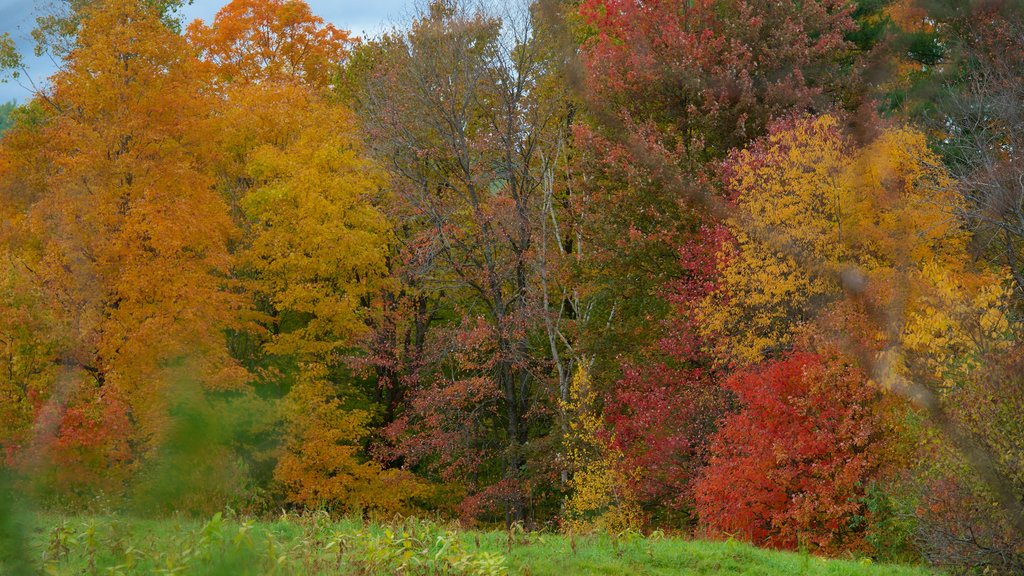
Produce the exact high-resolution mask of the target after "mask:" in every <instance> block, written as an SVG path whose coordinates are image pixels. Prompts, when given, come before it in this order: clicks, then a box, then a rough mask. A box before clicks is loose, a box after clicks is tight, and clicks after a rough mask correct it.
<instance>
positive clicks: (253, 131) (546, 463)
mask: <svg viewBox="0 0 1024 576" xmlns="http://www.w3.org/2000/svg"><path fill="white" fill-rule="evenodd" d="M905 4H906V3H904V2H894V3H888V4H887V3H884V2H883V3H869V2H865V3H857V5H856V6H855V5H854V4H851V3H850V2H846V1H841V0H816V1H813V2H803V3H786V2H775V1H768V0H763V1H762V0H731V1H725V0H722V1H715V2H713V1H701V2H680V1H675V0H659V1H654V2H631V1H618V0H616V1H610V0H609V1H603V2H598V1H587V2H582V3H581V4H580V5H579V6H576V5H570V4H562V3H557V2H542V3H540V4H538V5H537V6H535V7H534V10H532V11H524V12H515V11H509V12H507V13H503V14H501V15H500V17H498V15H494V14H488V13H483V12H480V11H476V10H473V9H470V8H468V7H467V6H465V5H463V4H461V3H459V2H454V1H440V2H434V3H431V4H430V5H429V6H428V7H426V8H425V9H424V10H423V11H422V12H421V13H419V14H418V15H417V17H416V18H415V19H414V20H413V21H412V22H411V23H410V25H409V27H408V29H406V30H395V31H392V32H391V33H389V34H386V35H383V36H382V37H380V38H377V39H374V40H372V41H367V42H357V41H355V40H354V39H352V38H350V37H349V35H348V34H347V33H346V32H344V31H342V30H339V29H337V28H335V27H333V26H331V25H329V24H327V23H325V22H323V21H322V20H321V19H319V18H318V17H316V16H315V15H313V14H312V13H311V12H310V10H309V7H308V6H306V5H305V4H303V3H302V2H296V1H284V0H272V1H257V0H235V1H233V2H231V3H230V4H228V5H227V6H226V7H225V8H224V9H223V10H222V11H221V12H220V13H219V14H218V15H217V17H216V18H215V19H214V21H213V22H211V23H209V24H204V23H201V22H197V23H194V24H192V25H191V26H188V27H187V30H186V31H185V32H184V33H179V32H177V31H175V27H174V21H173V18H172V17H171V15H170V13H169V12H167V11H166V9H167V8H168V7H167V6H166V3H155V4H154V3H150V2H135V1H132V0H96V1H94V2H84V3H81V4H78V3H76V4H74V6H73V8H74V9H73V10H71V12H69V16H68V18H67V19H66V20H60V21H57V20H50V21H47V22H48V23H49V25H50V30H52V31H57V32H56V33H61V34H64V36H63V40H64V42H66V43H67V44H68V45H70V46H71V49H70V51H68V52H67V53H66V58H65V61H64V67H63V69H62V71H61V72H60V73H59V74H58V75H57V76H55V77H54V79H53V87H52V90H50V91H48V92H46V93H44V94H40V95H39V97H38V98H37V99H36V100H34V101H33V102H31V103H29V104H27V105H25V106H23V107H21V108H19V109H18V110H17V111H16V113H15V114H14V116H13V118H14V126H13V127H12V128H11V129H10V130H9V131H8V132H6V133H5V134H4V136H3V140H2V146H0V167H2V172H0V190H2V201H0V210H2V211H3V216H4V217H5V221H4V225H3V228H2V229H0V231H2V240H3V243H2V250H3V261H2V268H0V298H2V300H0V327H2V331H0V333H2V335H3V340H2V342H0V345H2V346H3V354H2V355H0V367H2V369H3V371H4V373H5V375H6V376H5V379H4V380H3V381H2V382H0V394H2V396H0V411H2V414H3V418H0V426H2V428H0V443H2V445H3V447H4V449H5V455H6V466H8V467H9V468H11V469H15V470H18V471H19V472H23V473H24V474H25V477H26V478H30V479H31V480H32V481H33V482H31V483H30V485H32V486H33V487H35V488H37V489H39V491H40V492H42V493H44V494H46V495H48V496H49V497H51V498H53V500H52V501H59V502H64V503H73V504H76V505H82V504H83V503H84V502H86V501H89V499H90V498H93V497H95V496H96V495H103V496H104V497H110V498H114V499H115V501H117V500H116V499H117V498H118V497H120V496H125V495H127V496H130V497H131V498H130V499H129V500H131V501H133V502H142V503H145V504H144V505H143V506H142V507H143V508H145V509H147V510H158V509H166V510H189V511H204V512H205V511H210V510H213V509H217V508H220V507H222V506H224V505H226V504H227V505H232V506H240V507H244V508H245V509H248V510H252V511H256V512H259V511H261V510H264V509H267V508H271V507H277V506H294V507H306V508H314V507H324V508H327V509H329V510H331V511H332V512H337V513H354V512H367V513H376V514H394V513H396V512H401V513H404V512H410V511H428V512H432V513H433V512H437V513H442V514H446V515H450V516H458V517H460V518H462V519H463V520H466V521H470V522H472V521H476V522H493V523H512V522H521V523H523V524H524V525H526V526H530V527H532V526H539V525H542V524H543V523H546V522H550V523H552V524H557V525H558V526H560V527H562V528H564V529H568V530H573V531H583V530H596V529H600V530H622V529H625V528H650V529H653V528H668V529H677V530H683V529H693V528H698V529H700V530H702V531H703V533H705V534H712V535H725V534H728V535H739V536H741V537H744V538H748V539H751V540H753V541H756V542H758V543H761V544H766V545H771V546H778V547H787V548H794V547H797V546H807V547H810V548H813V549H815V550H819V551H821V552H824V553H830V554H839V553H847V552H857V553H865V554H872V555H875V556H883V555H889V556H890V557H895V556H900V557H902V558H906V557H914V555H915V554H919V553H923V552H925V550H924V548H921V549H918V548H915V546H914V544H913V543H912V541H914V538H915V537H916V535H918V534H921V533H923V532H922V531H925V532H926V531H928V530H932V532H928V535H929V536H930V537H931V536H934V535H935V534H937V533H938V532H936V531H937V530H940V529H941V530H947V527H948V525H949V522H947V520H948V518H949V515H948V514H947V513H946V512H947V510H949V509H953V508H952V507H951V508H948V509H943V508H942V506H936V505H933V504H929V505H928V506H927V507H920V510H925V508H927V511H928V512H927V513H926V512H920V513H916V515H913V521H912V522H911V521H907V522H904V517H903V516H900V517H899V518H897V516H896V514H897V513H896V512H894V510H896V509H899V510H901V512H900V514H903V513H904V512H902V511H905V510H908V509H913V510H917V509H918V504H919V503H922V502H926V501H927V502H931V500H929V499H930V498H933V496H934V495H935V494H936V493H938V489H937V488H935V487H937V486H947V487H950V486H952V487H953V488H949V490H950V493H953V492H956V493H964V492H965V491H966V492H968V493H970V494H971V498H974V499H975V501H976V502H981V503H987V505H990V506H991V507H992V508H995V506H994V504H993V503H998V504H1002V505H1003V508H1005V509H1007V510H1010V511H1011V515H1010V516H1007V517H1006V518H1003V517H999V519H997V520H995V521H992V523H990V524H989V525H988V526H989V527H990V528H991V531H992V533H998V534H1000V535H1005V534H1007V533H1008V531H1007V526H1010V525H1011V524H1012V521H1013V520H1012V508H1013V506H1012V504H1013V502H1014V501H1015V500H1014V499H1015V498H1016V499H1017V500H1019V497H1018V496H1019V494H1020V490H1019V482H1020V480H1019V474H1016V475H1015V474H1014V473H1013V470H1012V469H1013V467H1014V466H1015V462H1016V460H1015V458H1016V457H1017V456H1016V454H1017V452H1019V450H1018V451H1014V449H1013V448H1012V447H1013V446H1015V445H1016V444H1017V443H1018V442H1017V441H1018V440H1019V439H1020V438H1021V436H1020V427H1019V426H1017V425H1015V424H1014V423H1013V422H1012V419H1011V418H1008V417H1007V414H1009V413H1010V412H1012V410H1011V411H1009V412H1008V411H1007V409H1005V406H1004V405H1003V404H1001V403H1000V402H1002V401H1003V399H1009V400H1008V404H1007V405H1009V406H1016V405H1018V404H1019V400H1020V398H1021V396H1020V394H1019V390H1016V382H1017V381H1016V380H1014V379H1013V378H1011V377H1010V376H1008V374H1010V373H1012V372H1013V370H1012V367H1013V366H1016V364H1012V362H1010V363H1007V364H1006V365H1005V366H1004V365H1003V363H1002V360H998V361H997V359H1003V358H1008V359H1010V360H1012V361H1013V362H1016V360H1014V359H1017V360H1019V355H1020V353H1019V349H1020V346H1019V341H1020V325H1019V300H1018V299H1015V298H1016V297H1018V296H1019V294H1016V295H1015V292H1014V289H1013V284H1012V282H1011V280H1012V277H1013V272H1015V270H1013V269H1008V268H1007V267H1006V266H1003V265H1002V264H1000V263H999V262H998V261H997V263H995V264H993V261H992V260H991V259H985V258H979V257H978V255H979V252H978V247H977V237H976V236H975V235H974V233H973V231H972V230H971V229H969V228H968V227H967V226H966V224H965V222H967V220H966V219H965V218H964V215H965V214H971V213H972V206H974V204H972V203H973V202H975V201H976V200H975V198H974V197H972V196H971V194H969V193H967V192H965V190H967V189H968V188H969V186H967V184H965V180H964V179H963V178H960V177H955V176H954V172H953V171H952V170H951V168H953V167H958V166H959V167H960V168H962V167H963V165H964V164H963V163H962V162H961V163H960V164H958V163H957V158H950V157H949V153H948V151H947V153H946V154H945V155H941V154H940V153H939V152H940V151H941V150H938V151H937V148H941V146H939V144H943V143H945V142H946V141H948V139H949V138H952V137H953V135H952V134H953V132H955V130H953V128H950V130H951V132H950V134H946V135H945V136H943V137H940V136H939V135H941V134H942V133H941V131H937V129H935V128H934V126H933V127H932V128H933V129H932V131H931V132H928V131H925V130H924V129H923V128H922V127H921V126H918V124H923V122H918V119H917V117H915V116H914V115H913V114H912V113H911V112H910V111H907V110H905V109H898V107H897V108H896V109H894V108H886V107H885V106H882V105H881V104H880V103H879V102H880V101H882V100H884V99H885V98H888V97H889V96H891V94H889V93H888V92H886V90H890V89H892V90H896V89H903V88H904V87H906V86H907V85H908V84H909V83H911V82H912V81H919V80H921V78H922V77H924V76H927V74H926V73H928V72H929V70H927V69H926V70H924V71H920V70H917V69H914V68H913V67H908V66H909V65H908V64H907V59H908V58H912V57H913V55H912V54H911V55H910V56H907V55H905V54H902V53H901V54H898V55H895V56H887V53H886V51H885V50H884V49H883V48H885V46H886V44H885V43H886V42H890V41H891V42H896V39H898V38H900V37H901V35H902V34H905V33H907V32H908V30H909V31H910V32H911V33H913V34H915V35H917V36H915V37H920V35H921V34H926V33H925V32H921V30H922V29H923V30H926V31H929V32H927V34H930V33H932V32H934V31H935V30H938V29H939V27H937V25H935V22H936V21H934V20H927V19H922V18H924V16H920V15H919V14H918V13H917V12H914V11H913V10H909V9H908V8H907V6H906V5H905ZM914 14H918V16H920V17H918V16H914ZM950 22H952V20H951V21H950ZM57 24H59V25H57ZM950 26H952V24H950ZM950 29H951V28H950ZM943 30H948V29H943ZM61 31H63V32H61ZM954 39H955V38H954V37H953V35H952V33H950V36H949V38H947V42H948V43H950V44H952V43H953V42H954ZM890 58H891V61H890V60H887V59H890ZM878 60H882V61H885V62H888V63H889V64H892V67H891V68H892V71H891V72H892V74H893V75H894V77H893V78H892V79H891V80H892V81H891V82H887V83H884V85H879V84H876V83H873V81H872V80H871V79H870V78H871V76H870V74H871V73H874V71H875V69H874V66H876V65H877V64H878ZM958 78H959V77H958ZM956 81H958V80H956V79H954V80H950V79H948V78H938V79H936V80H935V82H937V83H938V84H941V85H942V86H943V87H944V88H943V89H948V90H955V89H957V85H956V84H955V82H956ZM903 96H904V97H906V95H905V94H904V95H903ZM950 118H952V116H950ZM947 124H949V125H950V126H954V128H955V127H958V126H959V125H957V121H955V120H948V122H947ZM942 138H946V140H943V139H942ZM1009 149H1012V147H1004V148H1003V151H1004V152H1003V153H1005V150H1009ZM988 152H990V153H991V154H993V155H994V156H998V155H997V154H996V153H995V152H992V151H988ZM1010 164H1012V163H1010ZM1003 169H1006V170H1009V168H1006V167H1005V166H1004V167H1003ZM1000 222H1003V221H1002V220H1000ZM1016 247H1017V244H1015V243H1013V242H1011V243H1010V244H1009V245H1008V248H1007V250H1009V251H1012V249H1015V248H1016ZM1007 253H1009V252H1007ZM997 260H998V259H997ZM1010 268H1012V266H1011V267H1010ZM1017 272H1018V273H1019V271H1017ZM1015 350H1016V352H1015ZM986 374H989V375H992V376H991V377H989V376H985V375H986ZM991 380H998V382H999V384H998V385H992V384H991V383H990V381H991ZM1015 402H1016V404H1015ZM990 407H992V408H991V409H990ZM196 438H200V439H202V440H203V441H196V440H195V439H196ZM920 447H923V448H920ZM922 452H924V454H922ZM936 454H937V455H939V456H936V457H934V458H932V457H931V456H932V455H936ZM30 464H31V465H30ZM168 478H171V479H172V481H170V482H169V481H167V479H168ZM890 493H891V494H895V495H899V496H898V497H897V496H893V497H891V498H890V497H889V496H888V495H889V494H890ZM946 501H947V503H948V502H949V499H947V500H946ZM944 514H945V515H944ZM1007 519H1008V520H1007ZM1004 520H1006V521H1004ZM985 521H988V519H985V518H981V519H979V518H974V519H972V520H971V522H981V523H983V522H985ZM993 526H994V527H993ZM886 530H890V531H893V532H892V533H891V534H890V533H888V532H886V534H889V535H888V536H886V538H888V539H889V540H890V541H891V542H892V543H893V544H892V545H891V546H889V547H883V546H882V545H881V544H880V542H881V540H880V538H881V537H880V536H879V534H882V533H883V532H885V531H886ZM900 530H902V532H899V533H898V534H897V533H896V532H898V531H900ZM936 539H939V537H938V536H935V537H934V538H932V539H931V540H929V542H933V541H937V540H936ZM952 541H955V538H953V539H952ZM896 542H898V544H896ZM929 546H932V544H929ZM933 548H934V546H932V547H931V548H929V550H932V549H933Z"/></svg>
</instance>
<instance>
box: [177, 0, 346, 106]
mask: <svg viewBox="0 0 1024 576" xmlns="http://www.w3.org/2000/svg"><path fill="white" fill-rule="evenodd" d="M188 38H189V41H190V42H191V43H192V44H194V45H195V46H198V47H199V48H200V49H201V50H202V54H201V57H202V58H203V59H204V60H207V61H209V62H212V63H214V64H215V65H216V67H217V72H218V74H219V75H220V77H221V79H222V80H223V81H225V82H234V83H246V82H257V81H261V82H280V81H284V82H290V83H300V84H306V85H309V86H317V87H321V86H326V85H327V84H328V83H329V82H330V81H331V79H332V76H333V75H334V74H335V73H336V70H337V68H338V66H339V65H340V64H341V63H342V61H344V59H345V57H346V56H347V54H348V51H349V48H350V46H351V43H352V39H351V38H350V37H349V34H348V32H347V31H345V30H340V29H338V28H335V27H334V26H332V25H331V24H328V23H325V22H324V20H323V18H320V17H319V16H316V15H315V14H313V12H312V11H311V10H310V8H309V4H307V3H305V2H303V1H302V0H270V1H266V0H233V1H232V2H230V3H229V4H227V5H226V6H224V8H221V10H220V11H219V12H217V15H216V16H215V17H214V21H213V23H212V24H211V25H210V26H206V25H205V24H203V22H202V21H201V20H196V21H195V22H193V23H192V24H190V25H189V27H188Z"/></svg>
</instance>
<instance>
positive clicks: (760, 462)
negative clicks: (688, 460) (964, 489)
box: [695, 352, 894, 553]
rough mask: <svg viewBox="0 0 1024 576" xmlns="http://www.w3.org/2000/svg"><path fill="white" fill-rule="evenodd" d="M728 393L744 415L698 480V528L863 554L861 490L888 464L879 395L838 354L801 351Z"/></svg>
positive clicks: (741, 376) (727, 424)
mask: <svg viewBox="0 0 1024 576" xmlns="http://www.w3.org/2000/svg"><path fill="white" fill-rule="evenodd" d="M724 386H725V387H726V388H728V389H729V390H731V391H732V392H733V393H735V394H736V396H737V398H738V401H739V402H740V403H741V406H742V408H741V409H740V411H739V412H738V413H736V414H733V415H730V416H728V417H726V419H725V421H724V422H723V423H722V425H721V429H720V430H719V431H718V432H717V433H716V434H715V436H714V439H713V440H712V443H711V448H710V449H711V453H712V456H711V459H710V461H709V463H708V465H707V467H706V468H704V469H703V470H702V471H701V474H700V478H699V479H698V480H697V482H696V489H695V493H696V502H697V512H698V514H699V515H700V519H701V521H702V522H703V523H704V524H706V525H707V526H709V527H710V528H711V529H712V530H713V531H717V532H721V533H724V534H740V535H743V536H744V537H746V538H749V539H750V540H752V541H753V542H755V543H758V544H765V545H769V546H773V547H780V548H795V547H796V546H798V545H803V546H808V547H812V548H814V549H816V550H821V551H824V552H832V553H835V552H838V551H842V550H856V549H862V548H863V546H864V543H863V540H862V539H863V531H864V529H865V527H866V524H865V523H864V522H859V523H858V522H857V519H858V518H863V517H864V516H866V515H867V514H868V512H867V509H866V507H865V504H864V493H865V492H864V491H865V489H866V487H867V486H868V485H869V484H870V483H871V482H872V481H873V480H877V479H879V478H881V477H882V474H883V473H884V472H885V471H886V470H885V468H886V466H887V465H888V466H892V464H894V462H892V461H891V458H890V454H889V452H890V451H891V448H889V447H887V443H892V438H893V434H892V430H891V427H890V425H888V424H886V421H887V418H886V415H885V407H884V404H883V399H884V396H883V394H882V392H881V391H880V390H879V389H877V388H872V387H871V386H867V385H865V377H864V374H863V373H861V372H859V371H858V370H857V369H856V368H854V367H852V366H851V365H850V364H849V363H847V362H845V361H844V360H843V359H842V358H841V357H839V356H832V355H830V356H826V357H823V356H819V355H816V354H808V353H802V352H797V353H793V354H790V355H786V356H784V357H782V358H780V359H778V360H770V361H768V362H766V363H764V364H762V365H759V366H756V367H753V368H751V369H750V370H748V371H741V372H738V373H736V374H734V375H732V376H731V377H730V378H729V379H727V380H726V382H725V384H724Z"/></svg>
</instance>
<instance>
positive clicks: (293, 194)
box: [240, 92, 391, 354]
mask: <svg viewBox="0 0 1024 576" xmlns="http://www.w3.org/2000/svg"><path fill="white" fill-rule="evenodd" d="M273 95H274V94H273V93H271V94H270V96H273ZM288 96H289V97H291V98H294V102H293V103H294V104H301V105H302V107H301V109H299V110H296V109H293V112H292V114H291V115H290V116H288V117H287V118H281V119H280V120H279V122H285V121H286V122H287V123H288V125H287V126H280V127H279V129H278V130H276V131H275V132H276V133H275V135H274V137H273V138H272V139H269V141H267V142H263V143H260V144H257V145H255V147H254V148H253V150H252V151H251V152H250V153H249V154H248V156H247V158H248V160H247V162H246V164H245V167H246V171H247V173H248V177H249V178H250V179H251V180H252V181H253V182H256V183H258V184H256V185H254V186H252V187H251V188H249V189H248V190H245V191H244V192H243V195H242V197H241V199H240V205H241V207H242V209H243V211H244V214H245V216H246V218H247V220H248V224H249V227H250V235H249V243H248V247H247V249H246V250H245V251H244V252H243V253H242V254H241V263H242V265H243V266H245V267H247V268H249V269H251V270H253V271H254V272H255V274H256V278H255V279H254V280H253V281H252V283H251V286H252V288H253V290H255V291H256V292H257V293H260V294H264V295H265V296H266V297H267V298H268V299H269V300H270V301H271V302H272V303H273V305H274V307H275V308H276V309H277V310H278V311H280V312H283V313H288V314H294V315H299V316H302V317H305V318H307V321H306V322H305V323H304V324H303V325H302V326H301V327H300V328H298V329H296V330H294V331H291V332H290V333H285V334H281V335H279V337H278V338H277V341H276V342H274V343H273V344H272V345H271V351H273V352H275V353H279V354H287V353H313V354H324V353H327V352H329V351H330V350H331V349H333V348H336V347H341V346H349V345H351V344H352V342H353V340H354V338H355V337H357V336H358V335H359V334H361V332H362V331H363V330H364V328H365V324H364V321H365V312H366V299H368V298H370V297H372V296H373V295H374V294H375V293H376V291H377V290H378V289H379V288H380V287H381V285H382V282H384V277H385V276H386V275H387V268H386V264H387V262H386V258H387V255H388V250H389V242H390V238H391V234H390V227H389V223H388V222H387V219H386V218H385V216H384V215H383V213H382V212H381V211H379V210H378V209H377V208H376V206H375V205H374V204H373V200H374V198H375V196H376V195H377V194H378V192H379V191H380V189H382V188H383V186H384V179H383V176H382V173H381V172H380V171H379V170H378V169H377V168H376V167H375V166H373V165H372V164H371V163H370V162H369V161H368V160H367V158H366V157H365V156H364V155H363V153H362V149H361V147H360V146H359V143H358V140H357V135H356V127H355V123H354V119H353V117H352V115H351V113H350V112H348V111H347V110H345V109H344V108H341V107H339V106H333V105H328V104H327V103H325V102H323V101H321V100H320V99H319V98H317V97H315V96H313V95H312V94H309V93H302V92H297V93H290V94H288ZM257 129H260V128H257ZM257 138H260V136H257Z"/></svg>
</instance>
